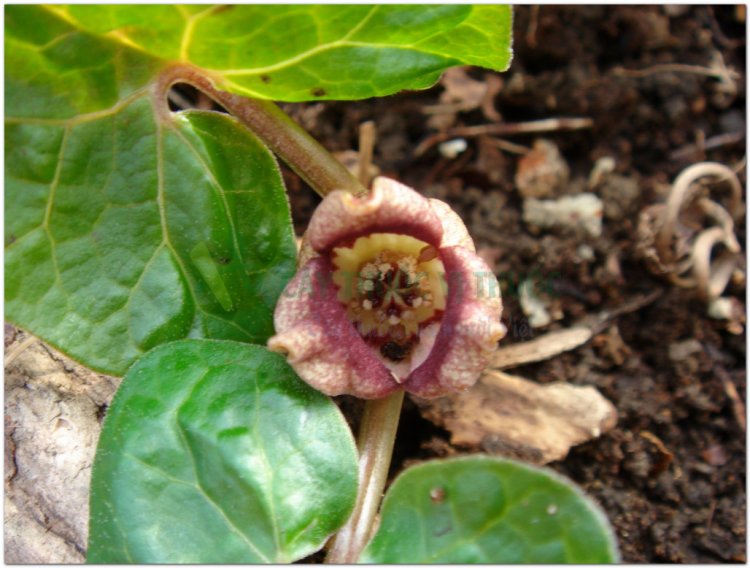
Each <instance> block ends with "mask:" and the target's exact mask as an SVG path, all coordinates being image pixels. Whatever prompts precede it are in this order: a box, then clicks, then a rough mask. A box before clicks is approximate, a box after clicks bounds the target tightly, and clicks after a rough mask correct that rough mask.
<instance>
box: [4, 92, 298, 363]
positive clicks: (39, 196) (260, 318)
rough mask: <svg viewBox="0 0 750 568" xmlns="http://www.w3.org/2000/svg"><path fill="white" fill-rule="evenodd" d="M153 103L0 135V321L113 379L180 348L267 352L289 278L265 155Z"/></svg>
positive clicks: (206, 119) (214, 126) (285, 217)
mask: <svg viewBox="0 0 750 568" xmlns="http://www.w3.org/2000/svg"><path fill="white" fill-rule="evenodd" d="M154 104H155V103H154V102H153V101H152V100H151V97H150V96H149V95H148V93H147V92H146V91H141V92H137V93H136V94H134V95H132V96H131V98H130V99H128V101H127V103H124V104H122V105H119V106H116V107H114V108H113V109H111V110H110V111H107V112H106V113H100V114H99V115H97V116H96V118H95V119H91V120H89V119H87V118H85V117H79V118H75V119H70V120H65V121H62V122H60V123H59V124H58V123H57V122H56V121H41V122H40V123H37V122H34V121H18V122H12V123H10V124H8V125H6V223H5V235H6V236H5V240H6V275H7V278H6V288H5V292H6V301H7V303H6V315H7V317H8V318H9V319H10V320H11V321H14V322H16V323H17V324H19V325H20V326H22V327H25V328H27V329H30V330H32V331H33V332H34V333H36V334H38V335H39V336H41V337H42V338H44V339H45V340H47V341H48V342H50V343H52V344H53V345H55V346H57V347H59V348H61V349H63V350H64V351H66V352H67V353H69V354H70V355H71V356H72V357H74V358H76V359H78V360H80V361H82V362H84V363H85V364H86V365H88V366H90V367H93V368H95V369H98V370H101V371H104V372H108V373H113V374H121V373H123V372H124V371H125V370H126V369H127V367H128V366H129V365H130V364H131V363H132V361H133V360H134V359H135V358H137V357H138V356H139V355H140V354H142V353H143V352H145V351H147V350H148V349H150V348H152V347H154V346H155V345H158V344H160V343H164V342H166V341H171V340H175V339H180V338H183V337H186V336H188V335H191V336H193V337H210V338H219V339H235V340H239V341H249V342H261V343H262V342H265V340H266V339H267V338H268V337H269V336H270V335H271V334H272V333H273V321H272V314H273V309H274V306H275V303H276V300H277V298H278V295H279V294H280V292H281V290H282V288H283V286H284V285H285V283H286V281H287V279H288V278H289V277H290V276H291V274H293V272H294V263H295V255H296V249H295V245H294V240H293V235H292V230H291V219H290V215H289V205H288V202H287V200H286V196H285V193H284V188H283V185H282V182H281V177H280V174H279V171H278V168H277V166H276V163H275V161H274V158H273V156H271V154H270V153H269V152H268V150H266V149H265V147H264V146H262V145H261V144H260V143H259V142H258V141H257V140H256V139H255V138H254V137H253V136H252V135H251V134H250V133H248V131H247V130H246V129H245V128H244V127H242V126H241V125H239V124H238V123H237V122H235V121H234V120H233V119H231V118H229V117H227V116H225V115H219V114H216V113H206V112H198V111H191V112H186V113H180V114H177V115H173V116H172V117H168V118H167V119H166V120H167V122H164V119H159V118H156V115H155V112H154Z"/></svg>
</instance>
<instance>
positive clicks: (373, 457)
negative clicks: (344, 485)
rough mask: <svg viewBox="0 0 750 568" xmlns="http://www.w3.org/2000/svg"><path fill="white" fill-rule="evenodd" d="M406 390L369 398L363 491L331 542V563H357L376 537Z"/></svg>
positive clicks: (363, 430)
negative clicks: (376, 525)
mask: <svg viewBox="0 0 750 568" xmlns="http://www.w3.org/2000/svg"><path fill="white" fill-rule="evenodd" d="M403 401H404V391H397V392H395V393H393V394H392V395H390V396H388V397H386V398H383V399H379V400H368V401H367V403H366V404H365V412H364V414H363V416H362V424H361V425H360V428H359V438H358V440H357V446H358V447H359V455H360V457H359V491H358V493H357V501H356V503H355V504H354V510H353V511H352V514H351V517H349V520H348V521H347V523H346V524H345V525H344V526H343V527H342V528H341V530H340V531H339V532H338V533H337V534H336V536H335V537H334V538H333V540H332V541H331V544H330V547H329V550H328V556H327V557H326V563H327V564H354V563H355V562H356V561H357V558H358V557H359V555H360V553H361V552H362V549H363V548H364V547H365V545H366V544H367V542H368V540H369V539H370V537H371V536H372V533H373V528H374V523H375V515H376V513H377V512H378V508H379V507H380V501H381V499H382V497H383V488H384V487H385V482H386V481H387V479H388V468H389V467H390V465H391V455H392V454H393V442H394V440H395V439H396V430H397V429H398V421H399V417H400V416H401V405H402V403H403Z"/></svg>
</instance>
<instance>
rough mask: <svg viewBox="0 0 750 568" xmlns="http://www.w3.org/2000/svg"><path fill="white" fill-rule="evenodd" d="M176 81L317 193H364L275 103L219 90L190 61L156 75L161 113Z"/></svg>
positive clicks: (156, 87) (349, 175)
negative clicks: (206, 100)
mask: <svg viewBox="0 0 750 568" xmlns="http://www.w3.org/2000/svg"><path fill="white" fill-rule="evenodd" d="M177 83H186V84H188V85H191V86H193V87H195V88H196V89H198V90H199V91H201V92H203V93H205V94H206V95H207V96H209V97H210V98H211V99H212V100H214V101H215V102H216V103H217V104H219V105H221V106H222V107H224V108H225V109H226V110H227V111H228V112H229V113H230V114H231V115H232V116H234V117H235V118H236V119H237V120H238V121H240V122H241V123H242V124H244V125H245V126H246V127H247V128H249V129H250V130H251V131H252V132H253V134H255V135H256V136H257V137H258V138H260V140H261V141H262V142H263V143H264V144H265V145H266V146H267V147H268V148H269V149H270V150H271V151H272V152H273V153H275V154H276V155H277V156H279V157H280V158H281V159H282V160H284V162H285V163H286V164H287V165H288V166H289V167H290V168H291V169H292V170H294V172H296V173H297V175H299V176H300V177H301V178H302V179H303V180H305V182H307V183H308V184H309V185H310V187H312V188H313V189H314V190H315V191H316V192H317V193H318V194H319V195H320V196H321V197H325V196H326V195H328V194H329V193H330V192H332V191H334V190H336V189H340V190H344V191H348V192H350V193H353V194H355V195H363V194H365V193H367V188H365V187H364V186H363V185H362V184H361V183H360V182H359V180H357V178H356V177H354V176H353V175H352V174H350V173H349V171H348V170H347V169H346V168H345V167H344V166H343V165H342V164H341V163H340V162H339V161H338V160H336V158H334V157H333V156H332V155H331V154H330V153H329V152H328V151H327V150H326V149H325V148H324V147H323V146H321V145H320V144H319V143H318V141H317V140H315V139H314V138H313V137H312V136H310V135H309V134H308V133H307V132H306V131H305V129H304V128H302V127H301V126H299V125H298V124H297V123H296V122H294V121H293V120H292V119H291V118H290V117H289V116H287V115H286V113H284V112H283V111H282V110H281V109H280V108H279V107H278V106H276V105H275V104H273V103H272V102H271V101H266V100H260V99H251V98H248V97H244V96H241V95H235V94H233V93H229V92H227V91H222V90H219V89H217V88H216V86H215V83H214V81H213V80H212V79H211V78H210V77H209V76H208V75H206V72H205V71H202V70H200V69H197V68H195V67H192V66H190V65H185V64H179V65H172V66H170V67H167V68H166V69H165V70H164V71H163V72H162V73H161V74H160V75H159V77H158V79H157V81H156V83H155V85H154V89H155V92H154V95H155V97H156V98H157V101H160V102H161V104H160V105H158V108H159V109H160V112H161V113H162V115H163V117H166V116H167V115H168V114H169V113H170V112H171V111H170V110H169V108H168V106H167V96H168V93H169V90H170V89H171V88H172V86H173V85H175V84H177Z"/></svg>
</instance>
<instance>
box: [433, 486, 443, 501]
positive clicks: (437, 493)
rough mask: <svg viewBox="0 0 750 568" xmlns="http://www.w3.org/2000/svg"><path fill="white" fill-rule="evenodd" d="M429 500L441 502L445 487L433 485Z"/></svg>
mask: <svg viewBox="0 0 750 568" xmlns="http://www.w3.org/2000/svg"><path fill="white" fill-rule="evenodd" d="M430 500H431V501H432V502H433V503H442V502H443V501H444V500H445V489H443V488H442V487H433V488H432V489H430Z"/></svg>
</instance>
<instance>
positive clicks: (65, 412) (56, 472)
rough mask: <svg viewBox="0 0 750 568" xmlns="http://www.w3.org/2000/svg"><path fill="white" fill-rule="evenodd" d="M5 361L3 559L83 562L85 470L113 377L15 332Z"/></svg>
mask: <svg viewBox="0 0 750 568" xmlns="http://www.w3.org/2000/svg"><path fill="white" fill-rule="evenodd" d="M19 348H20V349H19ZM6 360H9V364H8V365H7V366H6V368H5V562H6V563H10V564H15V563H24V564H26V563H31V564H47V563H81V562H84V561H85V559H86V541H87V538H88V510H89V506H88V505H89V482H90V478H91V465H92V462H93V458H94V452H95V450H96V443H97V440H98V438H99V432H100V430H101V420H102V418H103V416H104V410H105V409H106V405H108V404H109V402H110V400H111V398H112V396H113V394H114V392H115V390H116V388H117V385H118V384H119V379H116V378H113V377H108V376H105V375H99V374H97V373H94V372H92V371H89V370H88V369H85V368H83V367H81V366H80V365H77V364H76V363H74V362H72V361H70V360H69V359H66V358H64V357H63V356H62V355H60V354H59V353H57V352H55V351H53V350H52V349H51V348H49V347H48V346H46V345H45V344H44V343H42V342H41V341H34V339H33V338H30V336H29V335H27V334H24V333H22V332H18V333H17V335H16V337H15V339H14V341H13V342H12V343H11V344H10V345H8V346H7V350H6Z"/></svg>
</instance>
